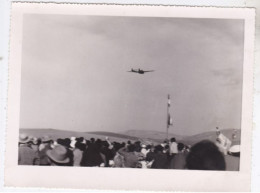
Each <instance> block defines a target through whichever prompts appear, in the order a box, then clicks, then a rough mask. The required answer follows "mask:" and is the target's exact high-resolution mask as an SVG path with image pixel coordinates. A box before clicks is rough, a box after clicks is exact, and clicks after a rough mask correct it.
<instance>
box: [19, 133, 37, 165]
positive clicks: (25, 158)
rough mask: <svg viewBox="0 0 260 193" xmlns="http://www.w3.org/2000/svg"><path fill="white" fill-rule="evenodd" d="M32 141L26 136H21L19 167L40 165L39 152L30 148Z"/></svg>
mask: <svg viewBox="0 0 260 193" xmlns="http://www.w3.org/2000/svg"><path fill="white" fill-rule="evenodd" d="M30 140H31V139H30V138H29V137H28V136H27V135H26V134H20V136H19V148H18V150H19V154H18V164H19V165H39V163H40V158H39V155H38V152H37V151H35V150H34V149H33V148H32V147H31V146H30V144H29V141H30Z"/></svg>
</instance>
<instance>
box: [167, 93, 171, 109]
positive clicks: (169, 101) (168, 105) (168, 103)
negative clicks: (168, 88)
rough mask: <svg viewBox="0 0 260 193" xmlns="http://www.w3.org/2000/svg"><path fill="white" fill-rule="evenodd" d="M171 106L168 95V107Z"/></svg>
mask: <svg viewBox="0 0 260 193" xmlns="http://www.w3.org/2000/svg"><path fill="white" fill-rule="evenodd" d="M170 106H171V99H170V95H169V94H168V107H170Z"/></svg>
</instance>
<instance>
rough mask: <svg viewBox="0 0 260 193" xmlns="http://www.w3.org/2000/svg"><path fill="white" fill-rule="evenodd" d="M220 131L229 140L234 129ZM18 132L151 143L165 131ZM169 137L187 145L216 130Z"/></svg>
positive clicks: (161, 138)
mask: <svg viewBox="0 0 260 193" xmlns="http://www.w3.org/2000/svg"><path fill="white" fill-rule="evenodd" d="M236 131H237V132H236V138H235V139H234V140H233V144H240V135H241V132H240V129H237V130H236ZM221 132H222V133H223V134H224V135H225V136H227V137H228V138H229V139H230V140H231V139H232V134H233V132H234V129H225V130H221ZM20 133H25V134H27V135H29V136H33V137H38V138H40V137H43V136H46V135H48V136H49V137H50V138H52V139H54V140H56V139H58V138H70V137H72V136H73V137H84V138H87V139H90V138H92V137H93V138H96V139H97V138H99V139H102V140H104V139H105V137H106V136H107V137H109V139H110V140H111V141H118V142H126V141H128V140H131V141H136V140H141V141H147V142H152V143H161V142H163V141H164V140H165V138H166V133H165V132H158V131H142V130H129V131H126V132H123V133H113V132H105V131H95V132H77V131H65V130H57V129H20ZM168 136H169V138H172V137H175V138H176V140H177V141H178V142H183V143H185V144H188V145H193V144H194V143H197V142H199V141H202V140H210V141H213V142H215V141H216V132H215V131H210V132H204V133H200V134H196V135H192V136H181V135H175V134H172V133H169V135H168Z"/></svg>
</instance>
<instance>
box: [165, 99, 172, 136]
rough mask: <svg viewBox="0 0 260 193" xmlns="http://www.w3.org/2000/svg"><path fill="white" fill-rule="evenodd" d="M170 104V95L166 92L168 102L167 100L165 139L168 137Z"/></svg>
mask: <svg viewBox="0 0 260 193" xmlns="http://www.w3.org/2000/svg"><path fill="white" fill-rule="evenodd" d="M170 106H171V101H170V95H169V94H168V102H167V128H166V139H167V140H168V139H169V136H168V135H169V126H170V122H171V121H170V119H171V117H170Z"/></svg>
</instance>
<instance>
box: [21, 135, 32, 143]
mask: <svg viewBox="0 0 260 193" xmlns="http://www.w3.org/2000/svg"><path fill="white" fill-rule="evenodd" d="M30 140H31V138H30V137H29V136H28V135H26V134H24V133H22V134H20V135H19V143H28V142H29V141H30Z"/></svg>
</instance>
